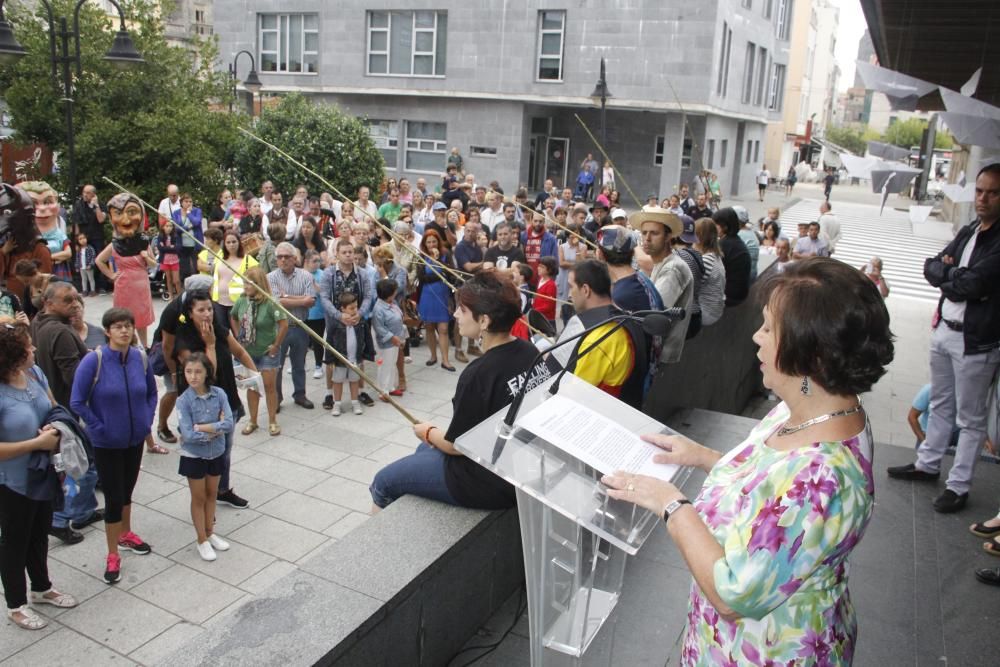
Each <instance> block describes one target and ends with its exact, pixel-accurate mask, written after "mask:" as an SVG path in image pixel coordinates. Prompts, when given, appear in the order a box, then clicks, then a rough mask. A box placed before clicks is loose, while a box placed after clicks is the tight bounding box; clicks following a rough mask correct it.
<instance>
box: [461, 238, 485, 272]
mask: <svg viewBox="0 0 1000 667" xmlns="http://www.w3.org/2000/svg"><path fill="white" fill-rule="evenodd" d="M481 261H483V251H482V248H480V247H479V246H478V245H476V244H475V243H469V242H468V241H466V240H464V239H463V240H461V241H459V242H458V245H456V246H455V263H456V264H458V268H459V269H461V270H462V271H465V270H466V268H465V265H466V264H468V263H469V262H472V263H473V264H477V263H479V262H481Z"/></svg>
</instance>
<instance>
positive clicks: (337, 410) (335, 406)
mask: <svg viewBox="0 0 1000 667" xmlns="http://www.w3.org/2000/svg"><path fill="white" fill-rule="evenodd" d="M330 415H331V416H333V417H339V416H340V415H341V412H340V401H334V403H333V410H330Z"/></svg>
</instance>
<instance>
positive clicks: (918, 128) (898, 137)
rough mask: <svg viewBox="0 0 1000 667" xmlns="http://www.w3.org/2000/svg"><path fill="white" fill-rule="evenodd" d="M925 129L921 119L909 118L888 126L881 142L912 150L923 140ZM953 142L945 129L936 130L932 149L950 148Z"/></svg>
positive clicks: (925, 122)
mask: <svg viewBox="0 0 1000 667" xmlns="http://www.w3.org/2000/svg"><path fill="white" fill-rule="evenodd" d="M926 129H927V121H926V120H923V119H922V118H909V119H907V120H904V121H897V122H895V123H893V124H892V125H890V126H889V128H888V129H887V130H886V131H885V134H884V135H882V141H885V142H886V143H890V144H894V145H896V146H902V147H903V148H912V147H913V146H919V145H920V142H921V141H923V138H924V130H926ZM954 143H955V141H954V139H953V138H952V136H951V134H950V133H949V132H948V131H947V130H945V129H938V131H937V132H936V133H935V135H934V148H946V149H947V148H951V147H952V146H953V145H954Z"/></svg>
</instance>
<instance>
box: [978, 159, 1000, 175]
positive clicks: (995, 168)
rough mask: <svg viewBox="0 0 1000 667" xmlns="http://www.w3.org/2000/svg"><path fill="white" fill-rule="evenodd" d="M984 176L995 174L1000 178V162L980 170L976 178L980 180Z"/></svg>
mask: <svg viewBox="0 0 1000 667" xmlns="http://www.w3.org/2000/svg"><path fill="white" fill-rule="evenodd" d="M983 174H993V175H994V176H1000V162H993V163H991V164H988V165H986V166H985V167H983V168H982V169H980V170H979V173H978V174H976V178H979V177H980V176H982V175H983Z"/></svg>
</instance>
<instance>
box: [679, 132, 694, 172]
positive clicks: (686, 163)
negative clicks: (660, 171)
mask: <svg viewBox="0 0 1000 667" xmlns="http://www.w3.org/2000/svg"><path fill="white" fill-rule="evenodd" d="M693 150H694V141H693V140H692V139H691V138H690V137H685V138H684V149H683V150H682V151H681V169H690V168H691V152H692V151H693Z"/></svg>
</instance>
